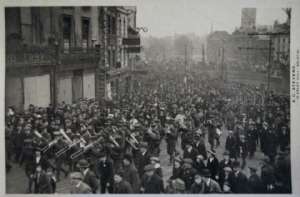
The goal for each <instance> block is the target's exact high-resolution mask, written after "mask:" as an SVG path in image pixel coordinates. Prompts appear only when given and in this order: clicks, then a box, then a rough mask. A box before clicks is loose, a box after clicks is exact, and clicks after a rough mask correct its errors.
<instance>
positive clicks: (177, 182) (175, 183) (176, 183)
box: [173, 178, 185, 191]
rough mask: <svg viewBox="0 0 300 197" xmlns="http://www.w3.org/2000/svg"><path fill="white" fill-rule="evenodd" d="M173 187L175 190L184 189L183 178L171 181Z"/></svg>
mask: <svg viewBox="0 0 300 197" xmlns="http://www.w3.org/2000/svg"><path fill="white" fill-rule="evenodd" d="M173 187H174V189H176V190H180V191H185V183H184V181H183V180H181V179H179V178H177V179H175V180H174V181H173Z"/></svg>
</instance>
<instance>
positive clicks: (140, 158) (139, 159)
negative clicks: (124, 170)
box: [135, 142, 150, 178]
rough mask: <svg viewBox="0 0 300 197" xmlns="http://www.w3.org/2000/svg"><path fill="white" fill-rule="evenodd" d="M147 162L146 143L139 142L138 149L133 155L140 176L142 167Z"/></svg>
mask: <svg viewBox="0 0 300 197" xmlns="http://www.w3.org/2000/svg"><path fill="white" fill-rule="evenodd" d="M149 163H150V153H149V152H148V143H147V142H141V143H140V147H139V151H138V152H137V154H136V156H135V164H136V165H137V169H138V172H139V175H140V178H141V177H142V176H143V174H144V167H145V166H146V165H147V164H149Z"/></svg>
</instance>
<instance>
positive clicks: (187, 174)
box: [181, 158, 197, 191]
mask: <svg viewBox="0 0 300 197" xmlns="http://www.w3.org/2000/svg"><path fill="white" fill-rule="evenodd" d="M182 169H183V171H182V175H181V178H182V180H183V181H184V182H185V187H186V190H188V191H189V190H190V189H191V186H192V184H193V183H194V176H195V174H196V173H197V170H196V169H195V168H193V160H192V159H191V158H185V159H183V166H182Z"/></svg>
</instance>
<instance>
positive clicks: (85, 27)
mask: <svg viewBox="0 0 300 197" xmlns="http://www.w3.org/2000/svg"><path fill="white" fill-rule="evenodd" d="M81 28H82V29H81V34H82V35H81V38H82V48H83V49H87V48H88V46H89V32H90V31H89V30H90V19H89V18H82V20H81Z"/></svg>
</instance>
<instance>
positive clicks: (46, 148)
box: [42, 138, 61, 153]
mask: <svg viewBox="0 0 300 197" xmlns="http://www.w3.org/2000/svg"><path fill="white" fill-rule="evenodd" d="M60 139H61V138H57V139H54V140H52V141H51V142H49V143H48V144H47V145H46V146H44V147H43V148H42V152H43V153H45V152H47V151H48V150H49V149H50V148H51V147H52V146H54V145H55V144H56V143H57V142H58V140H60Z"/></svg>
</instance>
